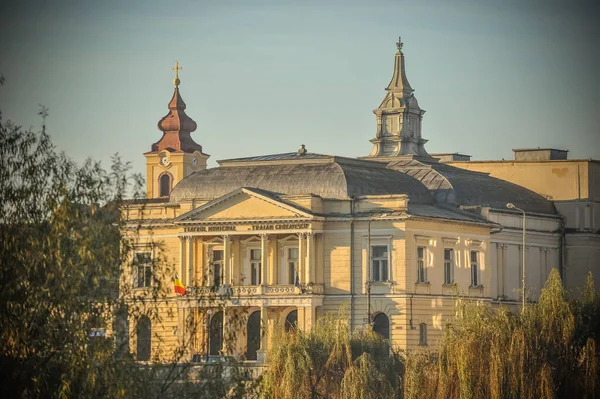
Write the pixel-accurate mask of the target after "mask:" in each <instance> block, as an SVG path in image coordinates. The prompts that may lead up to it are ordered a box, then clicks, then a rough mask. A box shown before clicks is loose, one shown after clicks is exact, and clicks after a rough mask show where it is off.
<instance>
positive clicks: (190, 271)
mask: <svg viewBox="0 0 600 399" xmlns="http://www.w3.org/2000/svg"><path fill="white" fill-rule="evenodd" d="M187 244H188V245H187V273H186V275H185V285H188V286H191V285H194V237H187Z"/></svg>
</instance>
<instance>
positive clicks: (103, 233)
mask: <svg viewBox="0 0 600 399" xmlns="http://www.w3.org/2000/svg"><path fill="white" fill-rule="evenodd" d="M1 82H2V79H0V83H1ZM47 111H48V110H47V109H46V108H45V107H42V110H41V111H40V113H39V114H40V115H41V116H42V117H43V119H44V127H43V128H42V131H41V133H34V132H32V131H27V130H24V129H22V128H21V127H19V126H16V125H14V124H13V123H11V122H9V121H5V120H4V119H3V117H2V114H1V113H0V187H1V190H0V240H1V241H0V368H1V369H2V370H3V372H2V373H0V394H2V396H3V397H27V398H36V397H39V398H50V397H81V398H89V397H93V398H119V397H121V398H136V397H139V398H150V397H159V396H165V395H173V394H176V395H177V396H178V397H220V396H225V395H227V394H233V395H239V394H241V392H242V391H243V389H241V388H242V387H241V384H239V383H238V382H239V381H241V380H242V379H243V378H242V377H243V376H242V375H241V374H240V373H239V372H238V369H237V367H236V363H235V362H234V361H229V360H228V361H227V363H225V364H217V365H216V366H215V367H207V368H205V369H203V370H200V381H192V382H185V381H186V378H187V376H188V373H189V372H190V365H189V363H181V361H182V359H183V356H184V353H185V347H186V346H187V345H188V344H189V342H182V343H181V345H180V347H178V348H177V349H176V350H175V351H174V354H173V357H172V359H171V361H169V362H167V363H156V362H150V363H148V364H144V365H140V364H138V363H136V362H135V361H134V358H133V357H132V356H131V355H130V354H129V351H130V348H129V346H128V342H127V338H128V336H129V331H128V328H125V329H124V331H121V334H122V335H121V338H122V339H121V340H115V334H114V332H115V330H118V328H117V327H118V326H119V324H120V322H121V321H123V320H125V321H126V320H127V318H129V317H131V316H132V315H134V316H137V317H144V316H146V317H150V318H151V319H152V321H153V322H156V321H159V320H158V316H157V314H158V312H157V307H158V303H159V302H160V301H161V300H163V299H164V298H165V296H166V295H167V293H168V292H170V289H169V287H165V286H164V285H161V284H158V285H156V286H154V287H152V289H151V290H149V291H148V292H146V294H145V296H144V297H143V298H141V297H136V296H130V297H126V295H125V294H127V293H124V292H119V276H120V267H121V265H125V267H129V266H131V264H132V262H134V259H133V256H132V255H133V245H134V244H135V242H136V241H137V232H136V231H133V232H131V231H129V232H127V233H124V231H125V230H126V229H124V228H123V227H124V220H123V219H122V218H121V210H122V209H123V208H124V207H126V206H127V204H130V203H131V201H133V202H138V203H139V202H140V201H141V202H143V200H142V199H141V198H143V196H142V194H141V190H140V189H141V187H142V184H143V180H142V179H141V177H139V176H136V175H131V174H129V164H128V163H124V162H123V161H121V159H120V158H119V157H118V156H115V157H113V162H112V166H111V169H110V170H109V171H107V170H105V169H103V168H102V166H101V165H100V164H99V163H97V162H93V161H91V160H88V161H86V162H85V163H84V164H83V165H82V166H80V167H79V166H77V165H76V164H75V163H73V162H72V161H71V160H70V159H69V158H68V157H67V156H66V155H65V154H63V153H59V152H57V150H56V148H55V147H54V146H53V144H52V142H51V139H50V137H49V136H48V134H47V133H46V129H45V118H46V116H47V115H48V112H47ZM126 195H128V196H129V197H132V198H133V199H132V200H125V196H126ZM138 229H139V227H138ZM134 230H135V229H134ZM154 245H156V246H157V248H159V249H160V245H161V243H154ZM158 253H159V256H158V257H157V258H156V259H153V263H154V265H153V266H154V267H153V268H152V273H153V275H152V276H151V278H152V279H155V280H156V281H162V280H161V279H159V278H157V277H160V275H161V274H164V271H165V270H167V269H168V267H169V265H168V264H166V262H165V261H164V258H162V257H161V256H160V250H159V251H158ZM162 282H163V283H165V281H162ZM165 285H166V284H165ZM193 299H198V298H193ZM115 319H116V320H117V323H116V325H115ZM201 323H202V321H201V320H191V322H190V325H189V328H190V329H192V330H194V329H197V328H201ZM232 323H233V321H232ZM122 330H123V329H122ZM225 374H227V375H228V377H227V378H224V375H225ZM232 387H233V388H232Z"/></svg>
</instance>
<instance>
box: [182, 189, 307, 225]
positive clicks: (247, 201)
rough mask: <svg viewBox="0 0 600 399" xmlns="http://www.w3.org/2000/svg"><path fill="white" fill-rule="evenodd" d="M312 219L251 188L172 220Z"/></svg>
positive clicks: (268, 193)
mask: <svg viewBox="0 0 600 399" xmlns="http://www.w3.org/2000/svg"><path fill="white" fill-rule="evenodd" d="M312 217H313V215H311V214H310V213H309V212H307V211H306V210H304V209H302V208H300V207H297V206H294V205H292V204H289V203H285V202H283V201H281V199H279V197H277V196H276V195H275V194H274V193H271V192H268V191H264V190H258V189H252V188H239V189H237V190H235V191H233V192H231V193H229V194H225V195H224V196H222V197H219V198H217V199H215V200H213V201H210V202H208V203H206V204H204V205H202V206H200V207H198V208H196V209H194V210H191V211H189V212H187V213H185V214H183V215H181V216H179V217H178V218H177V219H176V220H177V221H178V222H193V221H232V220H238V221H243V220H271V219H273V220H276V219H299V220H305V219H307V218H308V219H310V218H312Z"/></svg>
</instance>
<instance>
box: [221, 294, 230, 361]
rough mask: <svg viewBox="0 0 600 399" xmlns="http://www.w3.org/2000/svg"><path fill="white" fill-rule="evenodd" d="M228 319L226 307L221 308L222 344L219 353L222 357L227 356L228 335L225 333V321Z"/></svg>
mask: <svg viewBox="0 0 600 399" xmlns="http://www.w3.org/2000/svg"><path fill="white" fill-rule="evenodd" d="M228 318H229V317H228V316H227V307H225V306H223V340H222V341H223V342H222V343H221V353H222V354H223V355H226V354H227V341H229V338H230V337H229V334H228V331H227V328H228V326H227V319H228Z"/></svg>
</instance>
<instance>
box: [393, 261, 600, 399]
mask: <svg viewBox="0 0 600 399" xmlns="http://www.w3.org/2000/svg"><path fill="white" fill-rule="evenodd" d="M590 284H591V286H590ZM585 292H586V295H584V300H583V301H582V302H579V301H572V302H569V301H568V300H567V298H566V292H565V290H564V288H563V286H562V282H561V280H560V276H559V274H558V271H556V270H553V271H552V272H551V274H550V276H549V278H548V280H547V282H546V284H545V287H544V288H543V289H542V292H541V295H540V297H539V299H538V302H537V303H533V304H529V305H527V306H526V308H525V311H524V312H523V313H521V314H515V313H513V312H511V311H510V310H508V309H506V308H503V307H501V308H493V307H489V306H487V305H482V304H478V303H473V302H467V301H459V302H458V304H457V317H456V319H455V320H453V321H452V322H451V323H448V324H447V325H446V327H445V331H444V334H443V338H442V340H441V344H440V347H439V351H438V352H437V353H436V354H435V355H433V354H423V353H410V354H409V355H408V359H407V372H406V381H407V384H406V386H405V392H406V397H407V398H461V397H481V398H498V399H500V398H507V397H510V398H566V397H581V398H584V397H598V396H600V389H599V388H600V386H599V384H598V362H599V354H598V349H597V339H598V333H599V331H598V322H597V320H598V318H600V312H599V311H600V306H598V300H597V298H596V297H595V296H594V288H593V284H592V280H591V276H590V277H589V278H588V288H586V290H585ZM594 323H595V324H594Z"/></svg>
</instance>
